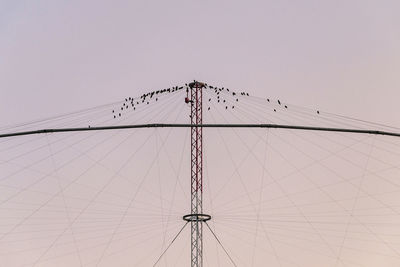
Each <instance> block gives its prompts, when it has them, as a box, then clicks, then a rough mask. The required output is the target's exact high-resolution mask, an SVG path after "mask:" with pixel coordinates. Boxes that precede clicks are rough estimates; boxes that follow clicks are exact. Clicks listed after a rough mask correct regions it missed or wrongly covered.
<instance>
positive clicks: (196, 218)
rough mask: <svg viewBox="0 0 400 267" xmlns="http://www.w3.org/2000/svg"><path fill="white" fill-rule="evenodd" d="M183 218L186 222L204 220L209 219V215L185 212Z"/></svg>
mask: <svg viewBox="0 0 400 267" xmlns="http://www.w3.org/2000/svg"><path fill="white" fill-rule="evenodd" d="M183 220H185V221H187V222H206V221H209V220H211V216H210V215H208V214H202V213H198V214H187V215H185V216H183Z"/></svg>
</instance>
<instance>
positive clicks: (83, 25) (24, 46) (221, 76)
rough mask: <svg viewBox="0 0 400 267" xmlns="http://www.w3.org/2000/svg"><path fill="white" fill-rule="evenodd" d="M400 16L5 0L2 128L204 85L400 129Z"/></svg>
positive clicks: (377, 11)
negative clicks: (153, 92) (200, 82)
mask: <svg viewBox="0 0 400 267" xmlns="http://www.w3.org/2000/svg"><path fill="white" fill-rule="evenodd" d="M399 9H400V3H399V2H398V1H395V0H383V1H374V0H362V1H309V0H306V1H176V0H171V1H102V0H100V1H67V2H65V1H6V0H3V1H1V3H0V59H1V60H0V90H1V91H0V92H1V98H0V101H1V102H0V109H1V110H0V121H1V122H2V123H1V124H2V125H4V124H10V123H11V124H13V123H17V122H22V121H26V120H29V119H31V118H43V117H45V116H47V115H52V114H54V113H58V112H59V113H64V112H67V111H71V110H76V109H79V108H85V107H88V106H93V105H97V104H102V103H108V102H112V101H115V100H118V99H120V98H122V97H124V96H125V95H135V94H138V93H139V92H145V91H148V90H151V89H152V88H160V87H166V86H169V85H175V84H178V83H184V82H186V81H188V80H192V79H198V80H203V81H206V82H209V83H212V84H218V85H221V86H226V87H230V88H238V90H239V89H246V90H248V91H250V92H252V93H253V94H254V95H258V96H271V97H280V98H282V99H285V100H286V101H287V102H289V103H295V104H299V105H302V106H307V107H312V108H314V107H318V108H320V109H325V110H329V111H332V112H336V113H343V114H346V115H351V116H353V117H362V118H364V119H370V120H373V121H380V122H387V123H389V124H395V125H397V126H399V125H400V121H399V119H398V116H397V114H398V100H397V99H398V96H399V86H400V76H399V75H398V73H399V71H400V52H399V47H400V17H399V16H398V10H399ZM22 107H23V108H22Z"/></svg>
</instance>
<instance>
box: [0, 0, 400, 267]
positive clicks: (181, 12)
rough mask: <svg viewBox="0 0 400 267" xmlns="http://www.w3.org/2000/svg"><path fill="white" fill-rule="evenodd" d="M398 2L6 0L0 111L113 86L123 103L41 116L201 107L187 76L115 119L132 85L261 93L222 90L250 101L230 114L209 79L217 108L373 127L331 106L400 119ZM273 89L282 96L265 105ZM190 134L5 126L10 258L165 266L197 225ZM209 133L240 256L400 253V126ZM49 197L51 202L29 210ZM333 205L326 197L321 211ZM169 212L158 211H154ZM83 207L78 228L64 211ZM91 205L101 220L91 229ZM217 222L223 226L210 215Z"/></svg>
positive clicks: (314, 262)
mask: <svg viewBox="0 0 400 267" xmlns="http://www.w3.org/2000/svg"><path fill="white" fill-rule="evenodd" d="M399 10H400V2H399V1H395V0H393V1H390V0H382V1H373V0H363V1H361V0H360V1H356V0H351V1H341V0H337V1H315V0H314V1H311V0H304V1H287V0H284V1H236V0H234V1H233V0H231V1H218V0H217V1H208V0H204V1H192V0H186V1H178V0H171V1H137V0H135V1H102V0H98V1H86V0H84V1H8V0H0V129H2V132H6V130H4V129H11V128H5V127H8V126H10V125H17V124H21V123H25V122H30V121H35V120H40V119H43V118H48V117H53V116H55V115H61V114H66V113H70V112H73V111H76V110H81V109H85V108H91V107H95V106H100V105H103V104H108V103H114V104H111V105H109V106H106V107H98V108H97V109H96V110H95V111H96V112H98V113H90V112H89V113H84V116H86V117H79V116H80V115H79V116H78V115H76V116H75V115H73V116H70V117H67V118H65V119H61V120H60V121H51V122H49V124H42V125H40V124H39V125H40V126H43V127H44V126H51V127H53V126H54V125H57V126H60V125H61V126H63V125H78V126H82V125H80V124H79V123H83V125H85V126H86V125H87V123H93V124H96V125H100V123H104V122H107V123H113V124H118V123H124V122H136V123H137V122H163V121H164V120H171V121H174V120H175V119H177V118H179V119H186V120H187V119H188V116H186V115H187V114H188V112H189V109H188V107H187V106H184V105H183V97H184V96H185V93H184V91H181V92H176V93H174V94H172V95H170V96H163V97H161V96H160V97H159V99H158V100H157V101H158V103H157V105H158V107H157V106H156V105H153V106H154V108H153V109H150V108H148V109H147V108H146V106H144V107H140V106H138V107H137V109H138V113H128V112H127V113H126V114H125V113H123V114H122V117H121V119H119V118H117V119H119V120H118V121H117V122H115V120H114V121H113V120H112V114H111V108H112V109H113V110H114V109H115V110H117V109H119V108H120V105H122V103H123V100H124V99H125V98H126V97H128V96H133V97H136V96H140V95H142V94H143V93H146V92H149V91H153V90H159V89H163V88H167V87H171V86H175V85H184V84H185V83H187V82H190V81H192V80H194V79H195V80H199V81H203V82H206V83H208V84H211V85H215V86H219V87H225V88H230V89H231V90H235V91H236V92H241V91H246V92H248V93H250V95H251V96H250V97H249V98H246V97H238V98H239V99H240V101H239V103H235V98H233V97H232V96H231V95H230V94H228V93H224V92H223V93H221V95H223V98H224V99H226V100H227V102H229V103H233V104H235V105H236V106H235V107H236V110H233V108H232V109H229V112H230V113H229V114H228V115H224V114H226V113H223V112H224V110H226V109H227V106H226V108H225V106H220V105H218V104H217V102H216V101H217V98H216V97H217V96H216V95H215V94H213V93H212V91H210V92H208V91H207V93H206V99H208V98H209V99H210V100H209V101H210V103H208V104H207V106H206V107H211V110H212V111H213V112H214V111H215V113H212V112H210V113H207V114H205V122H220V121H225V120H226V119H228V120H229V119H232V120H237V121H240V122H243V121H248V120H249V121H251V122H259V120H262V119H265V121H267V122H280V123H289V122H293V123H302V124H307V123H319V122H323V123H327V124H326V125H324V126H337V125H340V126H348V125H352V126H354V125H357V126H360V127H361V126H362V127H367V128H374V127H375V125H374V124H363V123H361V122H357V123H355V121H349V120H343V121H341V122H340V123H338V118H339V117H337V116H334V115H332V116H331V115H329V114H328V112H329V113H334V114H340V115H344V116H349V117H354V118H359V119H362V120H366V121H372V122H377V123H382V124H386V125H388V126H391V127H392V128H391V130H396V128H400V117H399V112H400V108H399V105H398V99H399V98H400V90H399V89H400V75H399V74H398V73H400V16H398V13H399V12H398V11H399ZM174 96H176V98H174ZM267 98H269V99H271V104H268V105H271V106H265V105H264V104H266V102H265V100H266V99H267ZM180 99H181V100H182V101H181V102H182V103H181V102H179V101H180ZM277 99H280V100H281V101H282V102H283V103H285V104H287V105H288V106H289V109H288V110H286V109H285V108H283V106H281V105H279V104H277V102H276V100H277ZM118 101H119V102H118ZM121 101H122V102H121ZM152 101H154V99H153V100H152ZM224 101H225V100H224ZM262 101H264V102H265V103H264V102H262ZM272 101H273V102H274V103H273V104H272ZM116 102H118V103H117V104H115V103H116ZM150 102H151V101H150ZM154 103H155V102H151V104H154ZM224 103H225V102H224ZM180 104H182V105H180ZM143 105H144V104H143ZM150 106H152V105H150ZM132 107H133V106H132ZM301 107H304V108H301ZM273 109H277V111H278V112H277V114H278V115H275V112H274V111H273ZM125 110H126V109H125ZM316 110H320V111H321V117H315V116H316V112H315V111H316ZM130 111H131V110H130ZM130 111H129V112H130ZM236 111H241V112H242V113H241V114H242V115H241V114H240V113H234V112H236ZM285 112H286V113H285ZM135 114H136V115H135ZM210 114H211V115H210ZM243 114H244V115H243ZM74 116H75V117H74ZM82 116H83V115H82ZM124 116H125V117H124ZM82 118H83V119H82ZM86 119H87V120H86ZM89 119H90V120H89ZM342 119H343V118H342ZM52 123H56V124H52ZM346 123H349V124H346ZM39 125H38V126H36V125H34V126H33V127H39ZM187 138H188V131H186V130H182V131H179V130H175V131H169V130H166V129H161V130H143V131H140V132H137V133H136V132H135V133H128V132H116V133H112V132H104V133H98V134H96V135H90V134H89V133H86V134H78V135H72V134H60V135H46V136H43V137H40V136H37V137H23V138H22V139H13V140H10V139H8V140H6V141H4V142H3V141H2V142H0V161H1V164H0V168H1V173H2V174H1V176H0V191H1V195H2V196H1V198H0V203H1V205H0V208H3V209H0V212H1V214H0V217H3V219H4V221H3V224H0V258H2V257H4V258H3V259H5V260H6V262H7V263H8V265H7V267H9V266H54V265H55V264H57V265H58V266H96V267H97V266H111V265H112V264H115V262H118V263H119V264H120V266H131V265H130V264H131V263H134V266H151V264H152V263H153V262H154V259H155V258H157V256H158V255H160V254H161V252H162V250H163V248H165V247H166V244H168V240H171V239H172V238H173V237H174V235H175V234H176V232H178V230H179V229H180V227H181V226H182V220H181V218H180V216H181V215H182V212H183V211H185V207H187V205H186V204H185V203H186V202H185V201H188V195H187V194H188V192H187V191H185V188H186V189H187V188H189V180H188V179H187V178H188V177H187V176H188V173H189V168H190V165H189V163H190V162H189V157H183V156H182V155H189V149H190V146H189V145H188V144H189V143H188V139H187ZM205 138H206V141H205V149H206V152H207V155H206V156H205V157H206V159H205V160H206V162H205V165H206V167H205V172H206V173H205V184H206V185H205V187H206V188H207V189H208V192H207V193H205V206H206V207H208V211H209V212H210V213H211V214H212V215H213V218H215V220H214V219H213V220H212V221H211V223H210V226H211V227H212V228H213V229H216V233H217V234H218V236H219V237H220V238H221V240H222V241H223V243H224V244H225V245H226V247H227V248H228V251H229V252H230V253H232V256H233V258H234V260H235V261H236V262H237V263H238V266H263V264H265V263H269V264H270V265H271V266H280V267H286V266H287V267H289V266H316V267H317V266H332V267H343V266H378V265H379V266H398V265H397V264H399V263H400V247H399V244H400V239H399V236H400V232H398V230H396V229H400V228H398V225H399V224H400V210H399V208H398V207H400V198H399V197H398V196H399V190H398V187H400V184H398V182H397V177H398V175H399V173H400V166H399V153H398V147H399V145H400V144H399V141H398V140H397V139H391V138H384V137H374V136H372V137H371V136H367V137H365V136H362V135H355V136H344V135H336V134H327V135H324V134H319V133H315V134H308V133H298V134H297V133H296V134H295V133H292V132H285V131H281V130H276V131H272V130H271V131H268V132H267V135H265V132H264V131H263V130H252V131H248V132H246V131H242V130H238V131H234V132H231V131H228V130H225V129H224V130H210V131H208V132H207V133H206V134H205ZM182 141H183V142H182ZM24 144H25V145H24ZM185 153H186V154H185ZM49 155H50V156H49ZM232 155H233V156H232ZM42 158H43V160H42V161H37V160H38V159H42ZM76 158H79V159H80V160H77V161H75V159H76ZM221 159H223V160H221ZM70 160H72V161H70ZM87 166H90V169H88V170H86V167H87ZM265 166H268V168H266V167H265ZM43 174H47V175H45V176H42V175H43ZM43 177H44V178H43ZM142 177H143V178H142ZM163 177H164V178H165V177H169V178H170V179H172V181H174V183H171V182H170V181H171V180H169V179H162V178H163ZM10 178H13V179H10ZM185 178H186V179H185ZM75 179H77V180H75ZM142 179H143V180H142ZM75 181H78V183H75ZM141 181H143V182H141ZM341 181H342V182H341ZM132 185H134V186H133V187H132ZM136 188H141V189H142V190H139V189H138V191H136ZM61 189H62V190H61ZM57 190H61V191H60V192H61V193H60V194H58V193H57V194H55V193H54V192H58V191H57ZM99 192H100V193H99ZM175 193H176V194H175ZM263 193H265V195H264V194H263ZM132 196H133V198H132ZM48 197H49V199H48ZM92 198H93V199H95V201H92ZM319 202H321V205H318V203H319ZM105 203H106V204H105ZM107 203H108V204H107ZM110 203H111V204H110ZM309 203H312V205H311V206H307V205H309ZM323 203H327V204H323ZM332 203H334V204H335V205H333V204H332ZM35 205H37V206H38V207H40V208H39V212H34V213H32V216H31V215H29V216H28V217H25V216H27V214H29V213H25V212H29V211H32V209H33V211H35V209H34V207H37V206H35ZM86 205H87V206H86ZM110 205H111V206H110ZM276 208H278V209H281V210H278V211H279V212H280V213H279V212H278V213H276V212H275V211H276ZM10 209H11V210H13V212H12V213H9V212H8V210H10ZM14 209H15V210H14ZM369 209H372V210H373V209H377V211H376V210H373V211H376V213H372V212H371V213H368V212H367V210H369ZM60 210H61V211H63V212H61V213H62V215H63V216H64V217H63V216H59V215H57V214H59V213H57V212H60ZM100 211H101V212H102V213H100ZM323 211H326V212H328V215H327V216H326V217H318V216H317V215H318V214H317V213H321V212H323ZM365 212H367V213H365ZM348 213H350V214H351V216H350V217H348V216H349V215H348ZM138 214H139V215H138ZM149 214H150V215H149ZM254 214H256V215H257V216H256V217H254ZM371 214H372V215H371ZM75 216H77V217H76V218H77V219H76V222H75V221H74V219H73V218H75ZM101 216H104V217H101ZM152 216H153V217H152ZM282 216H283V217H282ZM285 216H289V217H285ZM290 216H291V217H290ZM315 216H317V217H315ZM329 216H331V217H334V219H333V220H337V221H334V223H333V224H332V221H331V220H330V218H331V217H329ZM368 216H372V217H368ZM353 217H354V218H353ZM367 217H368V218H370V220H369V219H367ZM24 218H27V219H24ZM120 218H123V219H121V221H119V220H120ZM154 218H156V219H157V220H158V219H159V220H161V221H160V224H159V225H153V224H152V223H153V222H154V221H148V220H149V219H154ZM288 218H291V219H293V220H297V221H295V222H294V223H295V225H293V224H292V223H293V221H290V220H287V219H288ZM263 219H264V220H265V224H264V225H263V224H261V223H260V220H261V221H262V220H263ZM304 219H306V221H304ZM321 219H322V220H327V221H324V222H322V223H321V221H320V220H321ZM21 220H22V221H21ZM282 220H286V221H282ZM308 220H310V221H308ZM314 220H315V221H314ZM71 221H73V226H72V227H71V226H70V227H69V228H65V229H67V230H64V231H66V232H62V231H63V229H64V228H57V227H58V225H61V226H63V225H68V224H71ZM46 222H50V223H48V224H46ZM89 222H92V224H91V227H93V229H92V230H96V231H97V232H96V231H93V232H89V231H88V232H85V229H87V228H85V227H87V225H86V224H87V223H89ZM279 222H281V223H279ZM51 223H53V224H51ZM314 223H315V224H314ZM335 223H337V224H335ZM385 223H387V224H385ZM327 224H328V226H326V225H327ZM49 225H50V226H49ZM61 226H60V227H61ZM224 226H226V228H224ZM325 226H326V227H325ZM47 227H49V228H47ZM53 227H54V229H53ZM35 231H36V232H38V233H39V234H35ZM46 231H48V232H46ZM51 231H54V233H53V232H51ZM246 231H249V232H250V234H249V232H246ZM335 231H336V232H335ZM56 232H57V234H56ZM60 232H61V235H58V233H60ZM99 232H100V233H103V234H104V235H103V236H102V235H101V234H99ZM64 233H65V234H64ZM332 233H333V234H332ZM54 234H55V235H54ZM270 235H271V236H270ZM154 236H155V237H157V236H163V240H159V239H154ZM183 236H184V237H182V238H180V239H178V240H177V243H176V244H175V245H174V246H172V247H171V251H169V253H168V255H167V256H166V258H165V259H163V260H162V261H161V265H162V266H187V256H188V255H189V250H188V248H187V243H188V242H189V240H188V237H189V228H188V227H187V228H186V229H185V230H184V232H183ZM29 238H31V239H29ZM53 238H55V239H53ZM205 239H206V240H210V239H212V240H213V237H212V236H211V234H210V232H206V231H205ZM26 240H28V241H27V242H25V241H26ZM77 240H80V242H78V245H77V244H76V243H77ZM110 240H111V241H113V242H111V241H110ZM148 240H150V241H151V242H153V241H154V240H156V241H154V242H155V243H151V242H150V241H149V243H147V241H148ZM99 244H100V246H99V247H98V245H99ZM104 244H105V245H104ZM185 244H186V245H185ZM239 244H240V245H243V244H244V246H243V247H242V246H240V245H239ZM47 248H48V249H47ZM154 248H156V249H154ZM305 248H306V249H305ZM131 249H132V250H131ZM206 249H207V252H208V253H207V255H208V256H207V258H206V259H205V261H206V263H205V266H216V265H218V266H230V265H229V264H230V263H229V259H228V258H227V257H226V255H224V251H223V250H222V249H221V247H219V246H218V244H217V243H216V242H215V240H214V241H213V242H211V243H208V244H207V246H206ZM303 249H305V250H307V249H309V251H305V250H304V251H303ZM2 250H3V254H2V253H1V251H2ZM4 251H9V252H10V253H9V254H8V253H6V252H4ZM368 251H369V252H371V251H373V252H374V253H368ZM65 253H67V254H66V255H64V254H65ZM121 253H122V254H121ZM99 255H100V256H99ZM115 255H116V256H115ZM182 255H186V256H182ZM139 256H140V257H139ZM141 256H143V259H142V258H141ZM294 259H295V260H294ZM215 262H218V264H215ZM23 264H25V265H23ZM324 264H325V265H324ZM0 266H2V265H1V261H0Z"/></svg>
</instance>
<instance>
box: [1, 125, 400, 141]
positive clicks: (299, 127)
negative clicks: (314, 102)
mask: <svg viewBox="0 0 400 267" xmlns="http://www.w3.org/2000/svg"><path fill="white" fill-rule="evenodd" d="M190 127H203V128H275V129H293V130H306V131H323V132H345V133H361V134H376V135H389V136H395V137H400V133H396V132H387V131H379V130H363V129H349V128H330V127H314V126H302V125H285V124H268V123H267V124H264V123H260V124H219V123H216V124H190V123H183V124H182V123H181V124H176V123H150V124H129V125H114V126H97V127H80V128H58V129H41V130H33V131H23V132H13V133H6V134H0V138H5V137H12V136H21V135H32V134H44V133H61V132H86V131H104V130H117V129H136V128H190Z"/></svg>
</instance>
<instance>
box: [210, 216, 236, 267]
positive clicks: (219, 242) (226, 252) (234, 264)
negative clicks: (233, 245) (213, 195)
mask: <svg viewBox="0 0 400 267" xmlns="http://www.w3.org/2000/svg"><path fill="white" fill-rule="evenodd" d="M204 223H205V224H206V225H207V227H208V229H209V230H210V232H211V233H212V234H213V236H214V237H215V239H216V240H217V242H218V244H219V245H220V246H221V247H222V249H223V250H224V251H225V254H226V255H227V256H228V258H229V259H230V260H231V262H232V264H233V266H235V267H237V265H236V263H235V262H234V261H233V259H232V257H231V256H230V255H229V253H228V251H227V250H226V249H225V247H224V246H223V245H222V243H221V241H220V240H219V238H218V237H217V235H216V234H215V233H214V231H213V230H212V229H211V227H210V226H209V225H208V223H207V222H206V221H205V222H204Z"/></svg>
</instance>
